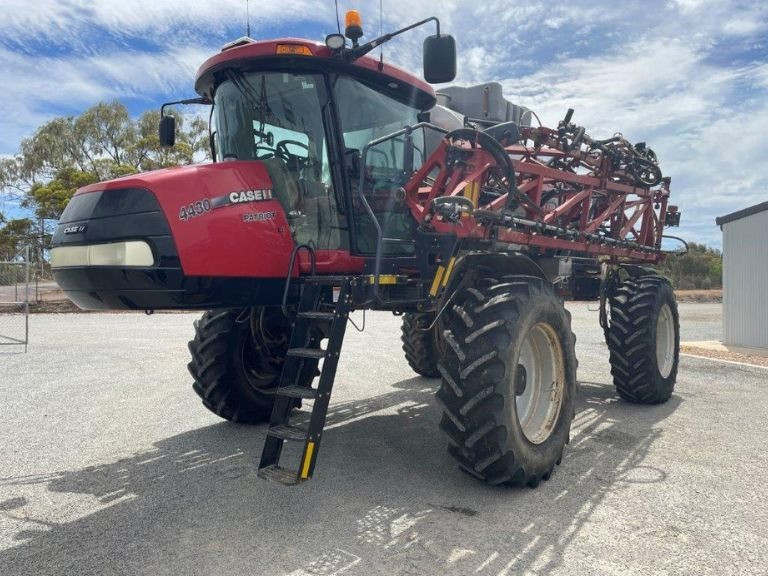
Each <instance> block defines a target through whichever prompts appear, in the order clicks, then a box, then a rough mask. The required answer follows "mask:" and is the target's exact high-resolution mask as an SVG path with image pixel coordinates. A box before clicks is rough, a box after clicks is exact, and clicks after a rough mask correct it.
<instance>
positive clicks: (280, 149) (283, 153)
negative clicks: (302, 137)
mask: <svg viewBox="0 0 768 576" xmlns="http://www.w3.org/2000/svg"><path fill="white" fill-rule="evenodd" d="M289 144H292V145H293V146H298V147H299V148H302V149H303V150H306V151H307V156H309V146H308V145H307V144H304V142H299V141H298V140H280V142H278V143H277V146H275V156H277V157H278V158H282V159H284V160H286V159H288V158H290V157H292V156H296V154H291V153H290V152H289V151H288V145H289Z"/></svg>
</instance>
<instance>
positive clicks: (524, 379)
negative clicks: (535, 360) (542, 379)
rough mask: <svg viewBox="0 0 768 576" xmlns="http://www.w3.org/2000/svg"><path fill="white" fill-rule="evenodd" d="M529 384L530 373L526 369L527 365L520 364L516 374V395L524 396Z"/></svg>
mask: <svg viewBox="0 0 768 576" xmlns="http://www.w3.org/2000/svg"><path fill="white" fill-rule="evenodd" d="M527 386H528V374H527V372H526V371H525V366H523V365H522V364H518V365H517V373H516V374H515V396H522V395H523V394H524V393H525V389H526V387H527Z"/></svg>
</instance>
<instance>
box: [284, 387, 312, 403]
mask: <svg viewBox="0 0 768 576" xmlns="http://www.w3.org/2000/svg"><path fill="white" fill-rule="evenodd" d="M277 393H278V394H279V395H280V396H288V397H289V398H303V399H305V400H314V399H315V398H317V390H315V389H314V388H307V387H306V386H296V385H293V386H283V387H282V388H278V390H277Z"/></svg>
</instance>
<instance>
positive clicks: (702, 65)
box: [0, 0, 768, 243]
mask: <svg viewBox="0 0 768 576" xmlns="http://www.w3.org/2000/svg"><path fill="white" fill-rule="evenodd" d="M340 8H341V9H342V21H343V10H344V9H348V8H357V9H359V10H360V11H361V12H362V15H363V22H364V29H365V31H366V33H367V36H366V38H372V37H374V36H376V35H377V34H378V31H379V2H378V0H342V1H341V2H340ZM250 12H251V26H252V35H253V36H255V37H258V38H267V37H274V36H275V35H277V33H278V32H277V31H278V29H280V30H282V31H284V30H288V29H295V30H296V31H297V32H296V35H305V34H306V33H307V32H306V31H307V30H311V31H312V32H311V33H310V34H311V35H313V36H317V35H320V33H321V32H323V31H327V32H331V31H333V30H334V29H335V15H334V10H333V2H330V1H328V2H322V3H319V2H317V1H310V0H293V1H291V2H274V1H273V0H251V2H250ZM432 15H436V16H438V17H439V18H440V20H441V24H442V29H443V31H444V32H448V33H452V34H454V35H455V36H456V38H457V42H458V46H459V50H460V55H459V77H458V78H457V82H459V83H462V84H471V83H479V82H484V81H489V80H497V81H500V82H502V84H503V86H504V89H505V94H506V95H507V97H508V98H510V99H511V100H513V101H516V102H518V103H520V104H524V105H526V106H529V107H531V108H533V109H534V110H536V111H537V112H538V113H539V114H540V116H541V117H542V119H543V120H544V121H545V122H546V123H549V124H552V123H555V122H556V121H557V120H558V119H559V118H561V117H562V116H563V114H564V113H565V110H566V108H568V107H573V108H575V109H576V115H575V117H574V119H575V120H576V121H577V122H579V123H582V124H584V125H585V126H586V127H587V128H588V130H589V132H590V133H592V134H593V135H595V136H598V137H599V136H605V135H610V134H611V133H613V132H614V131H616V130H621V131H622V132H624V133H625V134H626V135H627V137H628V138H630V139H631V140H635V141H636V140H644V139H645V140H648V141H649V144H650V145H651V146H653V147H654V149H655V150H656V151H657V153H658V154H659V158H660V160H661V164H662V168H663V169H664V171H665V173H666V174H668V175H670V176H672V178H673V184H672V190H673V198H674V201H673V202H677V203H679V204H680V205H681V207H682V209H683V223H684V226H683V229H682V232H683V233H689V234H691V236H692V237H693V238H694V239H697V240H706V241H708V242H712V243H719V231H718V230H717V228H716V227H715V226H714V223H713V219H714V217H715V216H717V215H722V214H723V213H725V212H729V211H731V210H735V209H737V208H741V207H744V206H747V205H749V204H751V203H756V202H759V201H761V200H764V199H765V198H766V196H768V193H767V192H766V187H765V185H763V184H762V182H763V171H764V170H763V164H764V161H763V152H762V146H764V142H765V136H764V135H765V134H766V131H767V130H768V104H765V102H767V101H768V99H767V98H766V96H768V65H766V64H765V61H766V59H768V58H767V56H768V47H766V42H765V38H766V37H767V36H768V4H766V3H765V2H762V1H759V0H753V1H747V2H739V1H736V0H734V1H725V0H656V1H652V2H647V3H646V2H642V3H641V2H631V3H624V4H623V5H622V6H621V7H620V9H617V7H616V4H615V2H613V1H609V0H594V1H593V2H590V3H589V5H588V6H585V5H584V3H573V2H546V3H545V2H539V1H536V0H532V1H529V2H526V3H523V4H519V3H515V4H513V3H510V2H509V1H508V0H485V1H484V2H466V1H459V0H446V1H444V2H441V3H439V4H438V5H435V4H432V3H426V2H414V1H413V0H385V1H384V30H385V31H390V30H393V29H395V28H397V27H399V26H402V25H405V24H409V23H411V22H414V21H416V20H418V19H422V18H426V17H428V16H432ZM244 30H245V2H243V0H221V1H218V2H211V1H210V0H163V1H158V0H123V1H122V2H119V3H118V2H114V1H113V0H90V1H88V2H84V1H76V0H38V1H36V2H34V3H30V2H29V1H28V0H3V19H1V20H0V69H2V70H3V71H4V74H5V77H6V79H12V81H8V80H7V81H6V82H5V83H4V90H3V92H2V93H0V117H2V118H3V130H2V135H3V138H2V141H0V154H8V153H12V152H13V151H15V150H16V148H17V146H18V143H19V141H20V139H21V138H22V137H24V136H28V135H29V134H31V133H32V131H33V130H34V129H35V128H36V127H37V126H39V125H40V124H41V123H42V122H44V121H46V120H48V119H50V118H51V117H53V116H56V115H60V114H64V113H72V114H76V113H79V112H80V111H82V110H84V109H85V108H87V107H89V106H91V105H93V104H94V103H96V102H98V101H100V100H109V99H112V98H121V99H126V98H129V99H131V100H133V101H139V102H141V101H145V102H146V103H147V106H154V105H157V102H158V101H160V100H164V99H173V98H176V97H185V96H190V95H192V81H193V77H194V73H195V71H196V69H197V67H198V66H199V65H200V64H201V63H202V62H203V61H204V60H205V58H207V57H208V56H210V55H211V54H213V53H215V52H216V51H217V50H218V48H219V46H220V45H221V44H222V43H223V42H224V41H227V40H230V39H232V38H233V37H235V36H239V35H241V34H242V33H243V32H244ZM432 31H433V28H432V26H431V25H430V26H425V27H424V28H422V29H420V30H418V31H415V32H411V33H407V34H405V35H403V36H401V37H398V38H397V39H395V40H394V41H393V42H391V43H390V44H388V45H387V46H386V47H385V57H386V60H387V61H388V62H392V63H395V64H399V65H402V66H403V67H405V68H406V69H409V70H411V71H413V72H414V73H417V74H419V73H420V68H421V41H422V39H423V37H424V36H425V35H426V34H431V33H432Z"/></svg>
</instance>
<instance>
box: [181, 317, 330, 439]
mask: <svg viewBox="0 0 768 576" xmlns="http://www.w3.org/2000/svg"><path fill="white" fill-rule="evenodd" d="M290 334H291V324H290V321H289V320H288V319H286V318H285V317H283V315H282V313H281V311H280V309H279V308H275V307H263V308H254V309H252V310H245V311H244V310H242V309H237V310H211V311H209V312H206V313H205V314H203V316H202V318H200V320H197V321H195V337H194V339H193V340H191V341H190V342H189V351H190V353H191V355H192V359H191V361H190V362H189V364H188V365H187V368H188V369H189V373H190V374H191V375H192V378H193V379H194V384H193V389H194V390H195V392H196V393H197V395H198V396H200V398H201V399H202V401H203V405H204V406H205V407H206V408H208V409H209V410H210V411H211V412H213V413H214V414H216V415H218V416H220V417H222V418H224V419H226V420H231V421H232V422H240V423H245V424H258V423H260V422H267V421H269V418H270V416H271V414H272V406H273V404H274V400H275V396H274V394H273V393H271V392H273V391H274V388H275V387H276V386H277V385H278V382H279V379H280V374H281V372H282V368H283V363H284V361H285V354H286V351H287V349H288V340H289V338H290ZM316 370H317V361H314V363H312V362H310V361H309V360H308V361H307V362H305V369H304V371H303V372H302V378H303V379H302V381H304V382H309V381H311V380H312V378H313V377H314V373H315V371H316Z"/></svg>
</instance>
